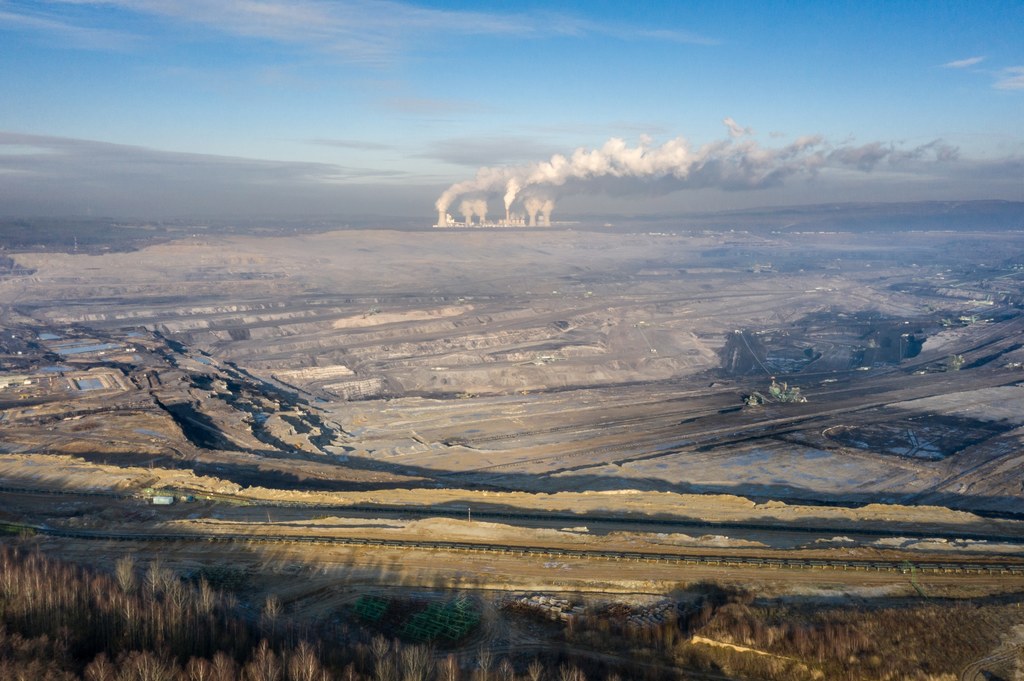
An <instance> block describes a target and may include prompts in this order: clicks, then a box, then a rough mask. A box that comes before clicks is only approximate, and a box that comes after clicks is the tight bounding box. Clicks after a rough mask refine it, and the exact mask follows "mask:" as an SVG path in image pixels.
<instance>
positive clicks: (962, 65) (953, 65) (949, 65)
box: [942, 57, 985, 69]
mask: <svg viewBox="0 0 1024 681" xmlns="http://www.w3.org/2000/svg"><path fill="white" fill-rule="evenodd" d="M983 61H985V57H968V58H967V59H957V60H955V61H950V62H946V63H945V64H943V65H942V68H944V69H966V68H969V67H971V66H975V65H977V64H980V63H981V62H983Z"/></svg>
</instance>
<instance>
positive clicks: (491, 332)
mask: <svg viewBox="0 0 1024 681" xmlns="http://www.w3.org/2000/svg"><path fill="white" fill-rule="evenodd" d="M471 215H472V211H470V216H471ZM445 219H446V220H447V218H445ZM481 220H482V217H481ZM467 221H468V219H467ZM7 255H8V256H9V258H8V260H9V261H10V262H9V263H8V266H7V267H5V268H4V270H3V271H2V272H0V408H2V411H0V487H2V488H3V489H2V492H0V494H2V497H3V503H2V504H0V526H2V528H3V529H4V531H5V532H6V533H7V534H8V535H9V536H8V538H7V539H5V540H4V541H10V542H15V543H27V544H31V545H33V546H38V547H39V548H40V549H41V550H42V551H43V552H44V553H48V554H51V555H55V556H61V557H64V558H77V559H78V560H87V561H89V562H91V563H93V564H94V565H96V566H97V567H99V568H101V569H106V570H113V569H114V564H115V562H116V561H117V560H118V559H119V558H121V557H122V556H124V555H127V554H132V555H134V556H136V557H137V559H141V560H149V559H151V558H153V557H154V556H159V558H160V560H161V561H162V564H163V565H165V566H168V567H170V568H172V569H175V570H177V571H179V572H180V573H181V574H193V573H195V574H198V573H199V572H203V571H206V573H208V574H215V573H216V571H217V570H221V571H224V570H228V571H232V574H234V573H235V572H237V573H240V574H243V575H245V576H246V579H247V580H248V581H247V586H246V587H245V588H246V589H248V590H249V594H250V596H251V597H253V598H255V597H256V596H252V594H256V595H258V597H259V598H262V597H264V596H265V595H266V594H268V593H273V594H276V595H277V596H278V597H280V599H281V601H282V602H283V603H284V605H285V608H286V609H288V611H289V612H292V613H294V614H296V615H309V616H311V617H313V616H317V617H320V616H323V617H331V616H336V615H337V613H339V612H346V613H350V614H351V613H355V614H352V615H351V616H352V617H357V616H358V617H362V618H363V620H365V621H366V622H370V623H371V624H372V623H373V622H376V621H377V620H376V619H374V618H375V617H376V615H375V614H374V613H375V612H377V610H380V609H381V608H385V606H386V603H387V602H388V600H387V599H399V600H400V599H409V598H424V599H427V600H428V601H430V602H436V603H448V605H444V607H445V608H449V610H450V612H451V613H455V612H457V613H462V614H459V618H462V619H459V620H458V621H459V622H471V623H472V627H477V628H478V629H474V631H476V633H473V634H472V635H471V636H470V638H469V639H465V638H460V639H458V640H459V641H462V643H458V644H456V643H453V644H452V646H454V647H453V650H455V652H456V654H461V653H460V651H463V652H464V651H465V650H477V649H479V648H480V647H481V646H488V645H490V646H493V647H494V648H495V649H496V650H499V649H500V650H512V649H514V648H515V647H516V646H520V647H525V648H526V649H536V647H537V646H540V645H542V644H543V641H545V640H546V639H545V636H548V635H549V634H550V632H547V633H545V631H546V630H543V627H541V626H540V625H537V626H534V625H527V624H522V623H520V624H516V622H519V620H517V619H516V617H517V616H518V615H516V613H522V612H531V613H534V614H536V613H540V614H541V616H542V617H541V620H543V621H549V620H548V619H547V618H550V619H553V620H555V621H577V620H579V621H580V622H583V621H584V620H585V619H586V617H588V616H596V615H595V613H606V614H607V613H608V612H610V611H609V610H608V608H612V609H613V610H614V608H615V607H620V611H615V612H619V613H620V615H621V617H622V618H625V619H624V620H623V621H626V620H628V619H629V618H635V619H636V618H638V619H636V622H635V623H634V624H635V626H637V627H641V626H647V625H646V624H644V623H645V622H646V623H647V624H650V623H652V622H653V623H655V624H659V625H660V623H663V622H664V620H665V615H664V613H665V612H667V609H668V610H672V612H673V613H674V612H675V609H676V608H677V607H678V608H681V610H680V612H683V611H684V610H685V607H684V605H685V604H686V603H691V602H696V601H694V599H696V598H697V596H694V595H693V594H696V593H698V592H699V593H701V594H703V593H704V592H703V591H700V589H701V588H704V587H699V588H698V587H696V586H694V585H699V584H707V583H710V582H716V583H720V584H730V585H743V586H744V587H746V588H752V589H755V590H756V593H757V594H758V597H759V598H769V599H771V598H781V599H785V598H794V597H801V598H805V599H809V600H810V601H815V599H822V600H824V601H828V602H829V603H832V604H833V605H834V604H835V603H836V602H840V601H842V600H843V599H852V600H854V601H856V602H858V603H861V604H864V603H870V604H869V605H867V606H865V607H869V608H870V607H876V605H877V603H878V602H880V601H881V600H886V599H888V600H886V602H887V603H904V602H918V601H919V602H920V603H927V604H928V605H929V607H932V605H933V604H935V603H944V602H960V601H959V600H958V599H963V598H972V599H976V600H975V601H972V602H975V603H977V604H979V605H978V607H979V608H980V607H982V606H983V605H984V604H988V605H989V606H991V608H993V610H992V613H994V614H993V615H992V616H991V618H989V619H986V620H985V624H984V625H983V624H977V626H978V627H980V628H979V629H978V630H977V631H980V632H982V634H978V636H979V637H980V638H979V639H978V640H979V641H981V643H978V644H977V646H979V647H978V648H977V649H970V650H967V649H965V650H966V652H965V653H964V655H965V657H968V658H970V660H972V661H971V664H972V665H974V666H972V667H971V668H970V669H967V668H966V667H964V668H963V669H964V674H968V673H973V674H976V676H969V677H968V676H965V677H964V678H978V679H980V678H996V677H997V676H998V675H1003V676H998V677H999V678H1010V677H1009V676H1008V675H1009V674H1010V673H1012V671H1013V670H1012V666H1013V664H1014V659H1015V658H1013V656H1012V655H1010V654H1002V653H999V651H1001V650H1004V649H1005V650H1012V649H1013V648H1012V645H1014V644H1013V642H1012V641H1011V642H1009V643H1007V640H1008V639H1006V638H1005V637H1006V636H1009V635H1010V634H1009V633H1008V632H1016V633H1014V634H1013V635H1014V636H1018V637H1024V634H1022V633H1021V632H1024V628H1021V626H1022V625H1024V610H1021V609H1020V596H1019V594H1020V593H1021V592H1022V591H1024V234H1022V233H1021V232H1019V231H991V232H980V231H979V232H971V233H965V234H961V233H955V232H928V231H919V232H914V231H907V232H895V233H889V232H885V233H882V232H878V233H874V232H853V231H848V232H814V231H806V232H794V231H788V232H774V233H769V232H757V231H740V230H737V231H734V232H730V231H724V230H723V231H715V232H711V231H683V230H679V231H659V232H657V233H654V232H646V231H634V232H630V231H627V230H623V229H620V230H618V231H615V230H610V229H600V230H593V231H585V230H579V231H574V230H568V229H560V228H551V229H549V230H516V229H503V230H495V231H488V230H480V229H473V230H459V229H446V230H427V231H419V232H402V233H399V232H389V231H371V230H361V231H336V232H323V233H299V234H295V235H290V236H284V235H276V236H252V235H245V234H231V235H217V234H214V233H211V232H209V231H208V232H199V233H198V234H197V235H184V236H182V237H181V238H176V239H173V240H167V241H164V242H162V243H152V244H150V245H142V246H140V247H138V248H136V249H135V250H129V251H125V252H93V253H76V252H71V249H67V252H57V249H52V248H51V249H46V250H34V251H33V250H23V251H21V252H14V253H8V254H7ZM206 573H204V574H206ZM299 577H301V578H299ZM694 589H697V591H694ZM673 590H674V591H673ZM244 593H245V592H244V591H243V595H244ZM454 593H460V594H464V595H465V594H470V596H471V598H472V599H482V598H484V599H486V607H485V612H484V613H483V618H482V619H481V620H480V622H479V623H477V619H475V618H476V615H473V616H472V617H471V616H470V615H467V614H465V612H464V609H465V607H468V606H465V602H464V601H450V602H449V601H445V600H444V599H445V598H449V597H451V594H454ZM670 593H675V596H674V598H676V600H675V601H672V602H671V603H670V604H669V605H666V602H667V601H665V600H664V599H665V598H666V594H670ZM481 594H484V595H485V596H481ZM494 594H499V596H494ZM687 594H689V596H688V595H687ZM688 598H689V599H690V600H689V601H688V600H687V599H688ZM368 599H369V600H368ZM373 599H377V600H376V601H374V600H373ZM431 599H434V600H433V601H431ZM438 599H440V600H438ZM380 602H383V603H385V605H380V604H379V603H380ZM474 602H475V601H474ZM815 602H817V601H815ZM375 603H376V604H377V605H375ZM460 604H461V605H460ZM616 604H617V605H616ZM1014 604H1015V607H1011V606H1013V605H1014ZM1004 606H1005V607H1004ZM437 607H438V608H440V607H441V605H438V606H437ZM936 607H937V606H936ZM957 607H959V606H957ZM986 607H987V606H986ZM375 608H376V610H375ZM488 608H490V609H491V610H493V612H491V611H490V610H487V609H488ZM621 608H625V610H621ZM449 610H446V611H444V612H449ZM381 612H383V610H382V611H381ZM439 612H440V610H439ZM488 612H490V614H488ZM986 612H988V611H986ZM367 613H368V614H367ZM623 613H625V614H623ZM659 613H660V614H659ZM449 614H450V613H449ZM447 616H448V615H446V617H447ZM608 616H609V617H611V616H612V615H608ZM616 616H617V615H616ZM675 616H676V615H673V617H675ZM452 617H454V615H452ZM382 621H383V620H382ZM446 621H447V620H446ZM528 621H532V620H528ZM629 621H633V620H629ZM371 624H368V625H367V626H370V625H371ZM421 624H422V623H421ZM381 626H384V625H381ZM396 626H397V625H396ZM403 626H406V625H403ZM410 626H411V625H410ZM416 626H417V627H421V628H420V629H416V628H415V627H414V630H415V631H420V632H421V633H422V632H423V631H426V632H427V633H423V634H422V636H423V638H424V640H431V641H435V639H436V636H440V634H436V632H435V634H436V636H435V637H434V638H431V637H430V636H429V635H428V634H429V633H430V631H429V627H427V625H425V624H422V626H421V625H416ZM460 626H461V625H460ZM466 626H467V627H468V626H470V625H468V624H467V625H466ZM544 626H548V625H544ZM579 626H581V627H582V626H584V625H582V624H580V625H579ZM630 626H633V625H630ZM652 626H653V625H652ZM986 626H987V627H989V629H985V628H984V627H986ZM423 627H427V628H426V629H424V628H423ZM537 627H540V630H538V629H537ZM460 631H461V630H460ZM467 631H468V629H467ZM984 632H988V633H984ZM463 634H465V632H463ZM388 635H396V634H394V632H390V633H388ZM419 635H420V634H415V636H419ZM415 636H414V637H415ZM1001 637H1002V638H1001ZM456 638H458V637H456ZM453 640H454V639H453ZM467 640H468V641H469V642H468V643H465V641H467ZM436 641H440V639H436ZM574 641H575V642H567V643H565V644H564V645H566V646H567V648H566V650H569V651H570V653H572V651H573V650H575V651H576V653H578V654H582V653H580V650H583V649H584V648H585V647H586V645H585V642H580V641H579V640H575V639H574ZM723 641H724V642H723ZM690 644H691V645H692V646H694V647H695V648H700V647H701V646H703V649H706V650H705V653H706V655H705V656H706V657H709V656H712V657H713V656H714V655H718V654H721V655H728V656H731V657H730V659H733V658H734V657H737V656H739V657H742V655H745V654H749V655H754V656H755V657H756V655H757V654H760V655H764V654H767V653H764V652H763V651H759V650H754V649H755V648H757V646H756V645H753V644H750V645H747V646H741V645H739V644H737V643H736V641H731V642H730V641H725V639H721V640H718V639H714V637H713V636H712V635H711V634H709V633H707V632H706V631H705V632H704V633H703V634H701V635H700V636H698V635H697V634H694V635H693V637H692V639H691V641H690ZM438 645H441V646H442V647H443V643H440V642H439V643H438ZM460 645H464V648H460V647H459V646H460ZM965 645H966V644H965ZM972 645H974V644H972ZM1007 645H1010V648H1006V646H1007ZM502 646H505V647H504V648H502ZM530 646H533V647H534V648H529V647H530ZM715 646H719V648H716V647H715ZM721 646H725V648H721V649H720V647H721ZM1000 646H1002V648H1001V647H1000ZM744 650H746V651H751V650H753V652H749V653H744V652H743V651H744ZM716 651H718V652H716ZM723 651H724V652H723ZM993 651H995V652H993ZM997 653H998V654H997ZM752 659H753V658H752ZM758 659H760V658H758ZM979 660H980V661H981V662H977V661H979ZM606 662H609V664H611V663H612V662H614V660H612V661H608V660H606ZM619 662H622V660H619ZM976 662H977V663H976ZM652 664H653V663H652ZM808 664H810V663H808ZM822 664H824V663H822ZM865 664H867V663H865ZM733 668H734V669H735V668H737V667H735V665H734V667H733ZM718 669H719V672H720V673H723V674H724V672H722V671H721V670H722V668H721V667H719V668H718ZM811 669H812V671H813V669H814V668H813V667H811ZM947 671H951V672H955V673H960V671H961V670H960V669H952V670H947ZM708 673H710V672H708ZM982 674H991V675H992V676H987V677H983V676H982ZM688 678H689V677H688ZM692 678H703V677H692ZM707 678H731V677H727V676H708V677H707ZM757 678H760V677H757ZM766 678H767V677H766ZM858 678H859V677H858ZM901 678H902V677H901ZM921 678H924V677H921ZM934 678H939V677H934Z"/></svg>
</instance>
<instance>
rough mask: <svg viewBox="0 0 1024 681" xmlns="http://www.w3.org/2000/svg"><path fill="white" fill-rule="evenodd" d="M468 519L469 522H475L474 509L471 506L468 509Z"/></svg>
mask: <svg viewBox="0 0 1024 681" xmlns="http://www.w3.org/2000/svg"><path fill="white" fill-rule="evenodd" d="M466 519H467V521H468V522H473V509H471V508H470V507H469V506H467V507H466Z"/></svg>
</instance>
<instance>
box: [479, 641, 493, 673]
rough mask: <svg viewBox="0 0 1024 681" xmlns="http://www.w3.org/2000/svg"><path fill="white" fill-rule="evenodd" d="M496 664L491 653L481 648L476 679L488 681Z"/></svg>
mask: <svg viewBox="0 0 1024 681" xmlns="http://www.w3.org/2000/svg"><path fill="white" fill-rule="evenodd" d="M493 664H494V657H493V656H492V655H491V651H490V650H487V649H486V648H481V649H480V652H478V653H477V656H476V678H477V679H478V681H487V679H488V678H490V675H491V666H492V665H493Z"/></svg>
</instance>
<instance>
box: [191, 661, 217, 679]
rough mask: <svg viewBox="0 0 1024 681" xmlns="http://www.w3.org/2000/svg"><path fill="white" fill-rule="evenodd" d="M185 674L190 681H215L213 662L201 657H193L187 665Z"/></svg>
mask: <svg viewBox="0 0 1024 681" xmlns="http://www.w3.org/2000/svg"><path fill="white" fill-rule="evenodd" d="M185 676H186V677H187V678H188V681H213V679H214V678H215V677H214V669H213V664H211V663H210V661H209V660H204V659H203V658H201V657H193V658H192V659H190V660H189V661H188V664H186V665H185Z"/></svg>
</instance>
